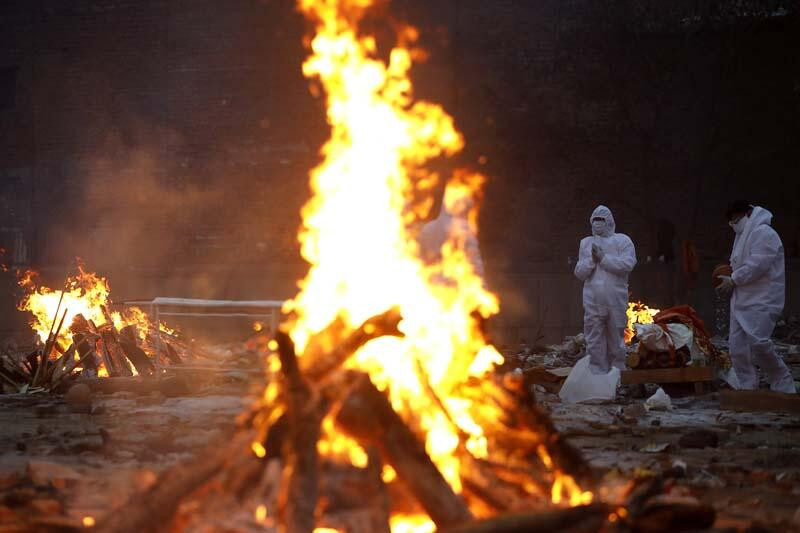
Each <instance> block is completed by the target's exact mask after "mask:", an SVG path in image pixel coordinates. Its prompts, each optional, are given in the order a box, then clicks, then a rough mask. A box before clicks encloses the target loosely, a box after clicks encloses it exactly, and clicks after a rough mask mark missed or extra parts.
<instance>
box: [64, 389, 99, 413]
mask: <svg viewBox="0 0 800 533" xmlns="http://www.w3.org/2000/svg"><path fill="white" fill-rule="evenodd" d="M64 400H65V401H66V402H67V405H69V406H70V410H71V411H72V412H73V413H90V412H91V410H92V390H91V389H90V388H89V386H88V385H86V384H84V383H77V384H75V385H73V386H72V387H70V388H69V390H68V391H67V394H66V395H65V396H64Z"/></svg>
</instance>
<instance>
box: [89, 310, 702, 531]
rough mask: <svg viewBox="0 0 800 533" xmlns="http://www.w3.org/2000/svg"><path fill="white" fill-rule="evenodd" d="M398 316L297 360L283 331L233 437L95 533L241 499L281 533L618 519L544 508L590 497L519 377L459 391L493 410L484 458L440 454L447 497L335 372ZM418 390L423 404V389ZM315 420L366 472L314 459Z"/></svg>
mask: <svg viewBox="0 0 800 533" xmlns="http://www.w3.org/2000/svg"><path fill="white" fill-rule="evenodd" d="M399 321H400V314H399V312H398V311H397V310H390V311H387V312H386V313H384V314H382V315H378V316H376V317H373V318H372V319H370V320H368V321H367V322H365V323H364V324H363V325H362V326H361V327H360V328H358V329H357V330H355V331H354V332H352V333H350V334H344V333H342V334H339V333H337V331H336V329H337V326H336V325H335V324H334V325H332V326H331V327H329V329H328V330H327V331H325V332H323V333H321V334H320V335H319V338H316V339H315V338H312V339H311V340H310V342H309V343H308V346H307V348H306V349H305V351H304V353H303V355H302V357H297V355H296V354H295V350H294V346H293V343H292V341H291V339H290V338H289V336H288V335H287V334H285V333H282V332H279V333H278V334H277V336H276V340H277V345H278V349H277V351H278V356H279V358H280V370H279V373H278V376H276V379H277V380H278V382H279V383H280V388H281V393H280V396H279V398H278V399H274V398H272V399H271V400H270V402H269V403H266V402H264V403H262V404H260V405H257V406H256V407H255V408H254V409H253V410H252V411H250V412H248V413H244V414H243V416H242V417H241V419H240V423H241V429H240V430H239V432H238V433H237V434H236V435H234V436H233V437H232V438H231V437H227V438H226V439H225V442H224V443H218V444H215V445H214V446H212V447H211V448H210V449H209V450H207V451H205V452H202V453H201V454H200V455H199V456H198V459H196V460H192V461H187V462H185V463H181V464H178V465H176V466H175V467H174V468H172V469H170V470H168V471H166V472H164V473H163V474H162V475H161V476H160V478H159V481H158V482H157V483H155V484H154V485H153V487H152V488H151V489H150V490H149V491H147V492H144V493H141V494H139V495H137V496H136V497H135V498H133V500H131V501H130V502H128V504H126V505H125V507H124V508H123V509H122V510H120V512H115V513H113V514H112V515H110V516H109V517H107V518H106V519H105V520H102V521H101V522H100V523H99V524H98V528H97V529H98V530H99V531H107V532H111V531H115V532H122V531H147V530H152V529H154V528H157V527H165V526H166V527H170V525H171V529H172V530H173V531H180V530H187V529H189V530H191V529H192V527H191V524H194V525H195V526H197V525H199V524H203V525H205V526H206V527H209V526H208V524H211V523H216V519H219V518H220V517H223V516H232V515H234V514H235V513H236V511H235V510H236V509H237V508H241V507H242V506H243V505H253V506H254V507H255V503H254V502H258V503H260V504H261V505H259V508H260V511H259V512H257V513H256V515H257V517H258V515H260V520H262V522H259V523H265V522H263V521H265V520H267V521H270V522H271V523H272V524H273V525H275V526H277V527H279V529H280V530H281V531H286V532H291V533H311V532H312V531H314V529H315V528H317V527H323V526H324V527H331V528H336V529H337V530H339V531H343V532H361V531H363V532H388V531H389V519H390V516H392V515H394V514H396V513H399V514H409V513H410V514H426V515H427V516H428V517H430V519H431V520H432V521H433V522H434V523H435V524H436V527H437V528H438V529H439V530H446V531H453V532H455V531H458V532H482V531H567V530H568V531H598V530H600V529H601V528H602V527H603V525H604V524H606V523H607V521H608V520H609V517H610V516H613V520H617V519H623V518H624V517H623V514H625V513H626V512H627V511H624V512H622V514H619V513H617V514H615V511H614V507H613V506H611V505H609V504H606V503H601V502H595V503H592V504H586V505H579V506H577V507H575V508H571V509H553V508H552V504H551V494H552V492H553V491H552V487H553V483H554V482H555V481H557V480H558V483H560V482H563V480H564V479H569V480H571V482H574V483H575V484H576V485H579V486H580V487H581V489H583V490H584V491H590V490H594V489H595V488H596V487H595V480H594V477H593V472H592V470H591V468H590V466H589V464H588V463H587V462H586V461H585V460H584V458H583V456H582V455H581V454H580V453H579V452H578V451H577V450H576V449H575V448H573V447H572V446H570V445H569V444H568V443H567V442H566V441H565V440H564V439H563V437H562V436H561V434H560V433H559V432H558V431H557V430H556V429H555V427H554V426H553V423H552V421H551V419H550V417H549V416H548V415H547V414H546V413H545V412H544V411H543V410H542V409H540V408H539V407H538V406H537V405H536V403H535V399H534V398H533V397H532V393H531V392H530V391H529V389H528V388H527V387H524V386H523V385H522V380H521V379H519V378H516V377H513V376H509V375H506V376H499V375H493V374H489V375H487V376H485V378H484V379H480V380H478V379H475V380H471V381H470V382H469V383H464V384H462V387H463V390H461V391H460V393H461V394H462V396H464V397H469V398H471V399H474V401H475V402H476V404H477V405H481V406H486V405H489V404H491V405H495V406H501V407H502V414H501V415H500V416H498V417H497V418H498V419H495V420H491V421H489V420H480V421H479V423H481V424H484V423H485V426H484V427H485V430H486V436H487V439H488V441H489V443H490V446H491V449H492V450H493V452H492V453H491V454H490V455H489V457H486V458H478V457H474V456H472V455H471V454H470V453H469V451H467V449H466V446H465V442H462V443H461V444H460V445H459V446H458V448H457V450H456V452H454V453H456V454H457V455H458V457H459V461H460V464H461V477H462V487H463V490H462V492H461V494H456V493H455V492H454V490H453V489H452V488H451V486H450V485H449V484H448V483H447V481H446V480H445V478H444V476H443V475H442V473H441V472H440V471H439V469H438V468H437V466H436V465H435V464H434V462H433V461H432V460H431V458H430V456H429V455H428V454H427V452H426V450H425V447H424V445H423V440H422V438H421V434H420V433H419V432H418V431H416V430H415V429H414V426H413V424H412V423H411V422H409V421H407V420H405V419H404V418H403V417H401V416H400V414H398V412H396V411H395V410H394V409H393V407H392V404H391V403H390V401H389V399H388V396H387V395H386V394H385V393H383V392H381V391H380V390H378V389H377V388H376V387H375V385H374V384H373V383H372V381H371V380H370V377H369V375H367V374H365V373H363V372H360V371H354V370H345V369H343V368H342V366H343V364H344V363H345V362H346V361H347V359H348V358H349V357H350V356H351V355H352V354H354V353H355V352H357V351H358V350H359V349H360V347H361V346H363V345H364V344H365V343H366V342H368V341H370V340H372V339H374V338H377V337H381V336H384V335H396V336H399V335H401V333H400V332H399V331H398V329H397V326H398V323H399ZM332 339H334V341H333V342H331V340H332ZM428 393H429V394H432V395H434V396H435V392H434V391H433V390H429V391H428ZM439 401H440V402H441V400H439ZM440 405H441V407H442V409H443V411H445V412H446V408H445V406H444V404H443V403H442V404H440ZM492 413H497V411H492ZM328 416H331V417H333V419H334V424H335V426H334V427H335V429H336V430H337V431H340V432H342V433H343V434H345V435H347V436H348V437H350V438H351V439H355V440H356V441H357V442H358V443H359V444H360V445H361V446H362V448H363V449H364V450H365V451H366V452H367V455H368V458H369V460H368V465H367V467H366V468H361V469H358V468H355V467H352V466H349V465H342V464H338V466H337V464H335V463H333V462H332V460H331V459H329V458H326V457H321V456H320V455H319V452H318V443H319V441H320V437H321V434H322V429H321V428H322V424H323V420H324V419H325V418H326V417H328ZM254 452H255V453H254ZM384 465H389V466H391V469H392V470H393V472H394V473H395V474H396V478H395V479H394V480H385V479H383V478H382V476H381V472H382V471H383V470H384ZM348 472H350V473H351V474H348ZM353 472H356V473H353ZM359 472H360V473H359ZM633 508H634V507H631V509H633ZM253 510H255V508H253ZM691 511H692V512H697V509H692V510H691ZM702 512H703V513H705V518H704V519H703V520H694V521H693V522H692V525H693V527H696V528H702V527H705V525H707V515H708V512H709V511H708V509H706V508H703V509H702ZM215 513H216V514H215ZM710 513H711V516H712V521H713V511H710ZM478 518H480V520H479V519H478ZM704 524H705V525H704ZM220 527H222V526H220ZM224 529H225V530H235V531H239V530H241V531H246V530H247V529H238V528H233V529H231V528H229V527H225V528H224Z"/></svg>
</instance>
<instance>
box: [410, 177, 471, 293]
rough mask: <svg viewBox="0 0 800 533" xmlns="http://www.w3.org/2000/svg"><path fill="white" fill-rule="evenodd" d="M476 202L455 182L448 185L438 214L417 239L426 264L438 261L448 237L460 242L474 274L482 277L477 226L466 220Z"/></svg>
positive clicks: (425, 226) (423, 228) (424, 227)
mask: <svg viewBox="0 0 800 533" xmlns="http://www.w3.org/2000/svg"><path fill="white" fill-rule="evenodd" d="M474 205H475V202H474V200H473V199H472V197H471V196H469V192H468V191H467V190H466V189H464V188H463V187H461V186H459V185H458V184H457V183H455V184H448V186H447V187H446V188H445V191H444V199H443V201H442V207H441V210H440V211H439V216H437V217H436V218H435V219H433V220H431V221H430V222H428V223H426V224H425V225H424V226H423V227H422V229H421V230H420V232H419V235H418V237H417V242H418V243H419V246H420V255H421V256H422V259H424V260H425V261H426V262H428V263H435V262H438V261H439V260H441V257H442V246H443V245H444V243H445V242H447V241H448V240H453V241H456V242H459V243H460V245H461V246H463V250H464V253H465V254H466V256H467V259H468V260H469V262H470V264H471V265H472V268H473V270H474V271H475V273H476V274H477V275H478V276H480V277H481V278H483V274H484V272H483V259H482V257H481V250H480V247H479V245H478V236H477V234H476V228H474V227H473V226H472V225H471V224H470V222H469V216H470V211H471V210H472V208H473V206H474Z"/></svg>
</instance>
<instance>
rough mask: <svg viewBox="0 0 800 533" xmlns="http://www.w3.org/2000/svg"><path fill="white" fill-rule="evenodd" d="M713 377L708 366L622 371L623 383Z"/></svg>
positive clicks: (677, 380) (712, 372)
mask: <svg viewBox="0 0 800 533" xmlns="http://www.w3.org/2000/svg"><path fill="white" fill-rule="evenodd" d="M713 379H714V368H713V367H710V366H686V367H683V368H654V369H651V370H623V371H622V384H623V385H634V384H637V383H692V382H695V381H711V380H713Z"/></svg>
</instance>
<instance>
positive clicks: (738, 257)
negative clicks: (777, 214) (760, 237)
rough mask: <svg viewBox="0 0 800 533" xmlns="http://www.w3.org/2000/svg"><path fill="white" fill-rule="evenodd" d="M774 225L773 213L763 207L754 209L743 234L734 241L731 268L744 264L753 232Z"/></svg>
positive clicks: (739, 234) (738, 235)
mask: <svg viewBox="0 0 800 533" xmlns="http://www.w3.org/2000/svg"><path fill="white" fill-rule="evenodd" d="M771 224H772V213H770V212H769V211H767V210H766V209H764V208H763V207H758V206H756V207H754V208H753V212H752V213H751V214H750V216H749V217H748V218H747V223H746V224H745V225H744V229H743V230H742V232H741V233H738V234H737V235H736V240H735V241H733V252H732V253H731V266H733V267H734V268H736V266H738V265H740V264H741V262H742V256H743V255H744V249H745V247H746V246H747V243H748V241H749V240H750V236H751V235H752V234H753V230H755V229H756V228H757V227H759V226H762V225H767V226H769V225H771Z"/></svg>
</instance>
